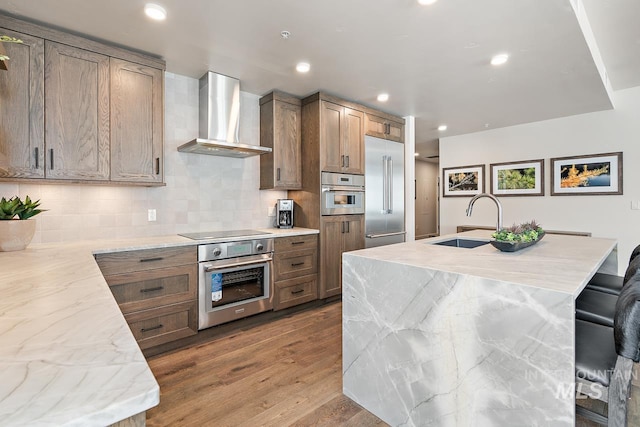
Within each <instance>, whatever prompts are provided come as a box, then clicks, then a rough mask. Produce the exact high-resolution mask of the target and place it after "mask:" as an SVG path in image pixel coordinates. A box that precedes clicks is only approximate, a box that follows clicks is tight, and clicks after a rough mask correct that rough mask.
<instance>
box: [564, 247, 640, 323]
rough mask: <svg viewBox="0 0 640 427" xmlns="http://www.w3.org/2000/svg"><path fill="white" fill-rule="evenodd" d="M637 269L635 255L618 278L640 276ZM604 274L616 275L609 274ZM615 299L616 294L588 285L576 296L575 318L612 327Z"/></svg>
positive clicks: (639, 264) (638, 262)
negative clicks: (622, 274) (623, 273)
mask: <svg viewBox="0 0 640 427" xmlns="http://www.w3.org/2000/svg"><path fill="white" fill-rule="evenodd" d="M636 249H637V248H636ZM639 271H640V257H635V258H633V259H632V261H631V263H630V264H629V266H628V267H627V271H626V273H625V275H624V278H620V281H624V283H628V282H629V281H630V280H632V279H634V278H640V273H639ZM604 276H609V277H618V276H610V275H604ZM594 277H595V276H594ZM621 289H622V287H621ZM617 300H618V295H617V294H613V293H610V292H601V291H600V290H598V289H594V288H593V287H590V286H588V287H586V288H585V289H584V290H583V291H582V292H581V293H580V295H579V296H578V298H576V319H579V320H585V321H587V322H593V323H598V324H601V325H604V326H609V327H613V318H614V314H615V307H616V301H617Z"/></svg>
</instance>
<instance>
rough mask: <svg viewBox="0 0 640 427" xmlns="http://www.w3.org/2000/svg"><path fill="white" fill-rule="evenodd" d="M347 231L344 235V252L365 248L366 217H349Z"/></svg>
mask: <svg viewBox="0 0 640 427" xmlns="http://www.w3.org/2000/svg"><path fill="white" fill-rule="evenodd" d="M345 223H346V230H345V232H344V233H343V235H342V236H343V240H344V244H343V246H342V251H343V252H349V251H355V250H358V249H363V248H364V215H349V216H347V217H345Z"/></svg>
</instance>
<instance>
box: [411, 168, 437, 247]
mask: <svg viewBox="0 0 640 427" xmlns="http://www.w3.org/2000/svg"><path fill="white" fill-rule="evenodd" d="M415 165H416V184H415V186H416V209H415V215H416V237H426V236H427V235H429V234H435V233H437V232H438V229H437V219H438V218H437V215H438V211H437V209H438V200H437V199H438V182H437V180H438V164H437V163H429V162H423V161H416V162H415Z"/></svg>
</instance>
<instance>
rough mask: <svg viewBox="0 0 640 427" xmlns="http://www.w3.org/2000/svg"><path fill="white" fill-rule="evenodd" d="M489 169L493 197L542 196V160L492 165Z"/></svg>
mask: <svg viewBox="0 0 640 427" xmlns="http://www.w3.org/2000/svg"><path fill="white" fill-rule="evenodd" d="M489 167H490V172H491V173H490V176H489V180H490V185H491V187H490V188H491V194H493V195H494V196H544V159H536V160H523V161H518V162H504V163H492V164H491V165H489Z"/></svg>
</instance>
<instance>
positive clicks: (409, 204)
mask: <svg viewBox="0 0 640 427" xmlns="http://www.w3.org/2000/svg"><path fill="white" fill-rule="evenodd" d="M404 121H405V126H404V230H405V231H406V233H407V234H406V235H405V242H412V241H414V240H415V239H416V233H415V230H416V228H415V227H416V226H415V223H416V217H415V211H416V204H415V187H414V185H413V182H414V180H415V177H416V170H415V163H416V162H415V157H414V155H413V153H415V151H416V118H415V117H413V116H407V117H404Z"/></svg>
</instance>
